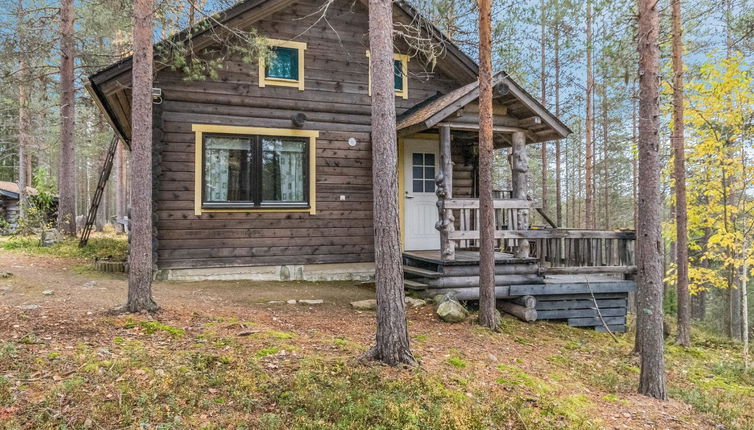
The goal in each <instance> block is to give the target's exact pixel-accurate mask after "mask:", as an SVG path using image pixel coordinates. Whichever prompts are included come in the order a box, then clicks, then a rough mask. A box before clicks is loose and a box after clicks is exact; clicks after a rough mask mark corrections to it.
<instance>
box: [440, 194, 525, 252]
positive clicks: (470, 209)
mask: <svg viewBox="0 0 754 430" xmlns="http://www.w3.org/2000/svg"><path fill="white" fill-rule="evenodd" d="M493 205H494V208H495V209H494V210H495V224H494V225H495V230H496V231H505V230H519V225H518V210H520V209H533V208H535V206H534V202H532V201H530V200H517V199H495V200H493ZM444 208H445V210H447V211H451V212H452V215H453V219H454V229H453V231H452V232H448V238H449V239H450V240H455V241H456V247H457V248H459V249H470V248H478V247H479V199H450V200H446V201H445V203H444ZM498 239H500V240H498V243H497V246H496V248H498V249H503V248H508V247H510V246H513V245H514V243H515V242H516V241H515V240H512V239H510V240H503V238H498Z"/></svg>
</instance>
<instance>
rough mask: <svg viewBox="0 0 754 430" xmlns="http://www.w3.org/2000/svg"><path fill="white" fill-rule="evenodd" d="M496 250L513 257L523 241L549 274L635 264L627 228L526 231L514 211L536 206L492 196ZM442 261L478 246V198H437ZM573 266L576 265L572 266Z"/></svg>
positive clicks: (627, 267) (625, 267) (609, 269)
mask: <svg viewBox="0 0 754 430" xmlns="http://www.w3.org/2000/svg"><path fill="white" fill-rule="evenodd" d="M493 204H494V208H495V209H494V210H495V240H496V242H497V243H496V246H495V248H496V249H497V250H500V251H504V252H510V253H512V254H514V255H518V250H519V247H520V246H521V245H522V243H524V242H525V243H526V245H528V248H529V251H528V253H527V254H526V255H527V256H528V257H532V258H537V259H538V260H539V261H540V266H541V267H542V268H543V269H544V270H547V271H548V272H550V273H559V272H563V273H575V272H581V273H592V272H595V273H596V272H616V273H617V272H623V273H628V272H631V271H633V270H635V269H634V267H635V257H634V242H635V239H636V234H635V232H633V231H630V230H615V231H603V230H581V229H562V228H539V229H529V228H528V226H519V225H517V222H518V221H517V220H519V219H520V217H519V211H528V210H531V209H536V206H535V204H534V202H532V201H530V200H517V199H495V200H494V201H493ZM438 209H439V214H441V217H442V218H441V219H440V222H438V223H437V227H438V229H439V230H440V234H441V242H442V243H443V244H444V245H443V247H442V249H443V250H444V252H442V255H443V259H446V260H452V259H453V258H454V255H455V250H456V249H467V250H469V249H478V248H479V237H480V234H479V200H478V199H445V200H438ZM574 268H578V269H574Z"/></svg>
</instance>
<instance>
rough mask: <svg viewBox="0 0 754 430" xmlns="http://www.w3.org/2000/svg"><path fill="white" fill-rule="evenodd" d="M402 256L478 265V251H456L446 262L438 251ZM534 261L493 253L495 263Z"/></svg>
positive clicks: (460, 264)
mask: <svg viewBox="0 0 754 430" xmlns="http://www.w3.org/2000/svg"><path fill="white" fill-rule="evenodd" d="M403 255H404V256H408V257H411V258H415V259H421V260H424V261H427V262H431V263H435V264H445V265H458V266H467V265H476V264H479V251H468V250H460V251H456V253H455V259H454V260H447V261H443V260H442V257H441V256H440V250H439V249H434V250H427V251H406V252H404V253H403ZM535 261H536V259H535V258H515V257H514V256H513V254H510V253H507V252H495V263H502V264H506V263H507V264H513V263H524V262H535Z"/></svg>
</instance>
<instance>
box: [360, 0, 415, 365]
mask: <svg viewBox="0 0 754 430" xmlns="http://www.w3.org/2000/svg"><path fill="white" fill-rule="evenodd" d="M392 11H393V8H392V2H391V0H369V49H370V53H371V55H370V61H369V63H370V66H369V67H370V70H371V76H372V179H373V187H374V254H375V255H374V262H375V282H376V284H377V335H376V344H375V345H374V346H373V347H372V348H371V349H370V350H369V351H368V352H367V353H366V356H365V357H366V358H368V359H373V360H379V361H382V362H384V363H387V364H389V365H391V366H395V365H398V364H409V365H413V364H414V363H415V360H414V357H413V355H412V354H411V350H410V346H409V341H408V327H407V323H406V304H405V294H404V290H403V269H402V263H401V248H400V238H399V235H400V234H399V226H398V201H397V198H398V172H397V167H396V166H397V165H398V146H397V144H396V129H395V93H394V90H393V85H394V79H393V76H394V74H393V70H394V69H393V33H392V29H393V15H392V13H393V12H392Z"/></svg>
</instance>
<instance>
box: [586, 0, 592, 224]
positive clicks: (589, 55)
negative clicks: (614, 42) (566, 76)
mask: <svg viewBox="0 0 754 430" xmlns="http://www.w3.org/2000/svg"><path fill="white" fill-rule="evenodd" d="M593 88H594V75H593V73H592V2H591V0H587V2H586V139H585V141H586V160H585V162H584V164H585V167H584V170H585V178H584V181H585V182H586V195H585V197H584V221H585V224H586V228H594V189H593V185H594V184H593V182H592V181H593V178H592V176H593V172H592V165H593V163H594V160H593V154H592V143H593V142H592V128H593V127H594V124H593V121H594V117H593V114H592V90H593Z"/></svg>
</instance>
